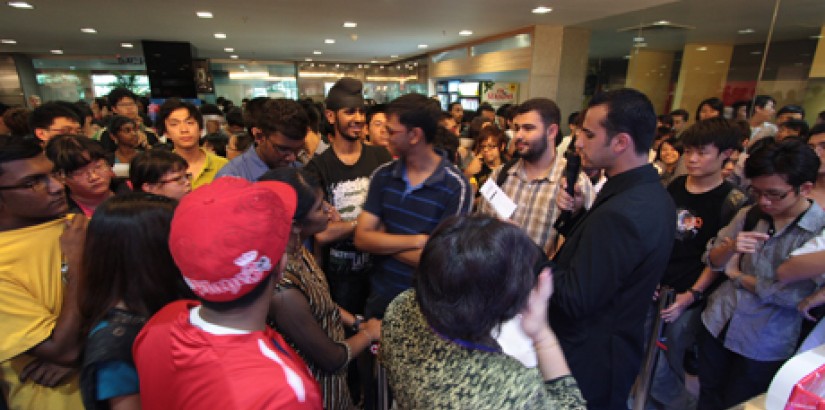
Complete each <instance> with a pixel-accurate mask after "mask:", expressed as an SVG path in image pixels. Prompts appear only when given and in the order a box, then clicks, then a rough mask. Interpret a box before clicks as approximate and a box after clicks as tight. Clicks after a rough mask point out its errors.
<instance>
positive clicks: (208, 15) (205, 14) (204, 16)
mask: <svg viewBox="0 0 825 410" xmlns="http://www.w3.org/2000/svg"><path fill="white" fill-rule="evenodd" d="M195 15H197V16H198V17H200V18H202V19H211V18H212V12H211V11H198V12H195Z"/></svg>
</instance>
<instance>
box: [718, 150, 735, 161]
mask: <svg viewBox="0 0 825 410" xmlns="http://www.w3.org/2000/svg"><path fill="white" fill-rule="evenodd" d="M731 155H733V148H728V149H726V150H724V151H722V153H721V156H722V158H723V161H724V160H727V159H730V156H731Z"/></svg>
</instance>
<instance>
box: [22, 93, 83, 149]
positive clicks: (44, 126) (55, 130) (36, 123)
mask: <svg viewBox="0 0 825 410" xmlns="http://www.w3.org/2000/svg"><path fill="white" fill-rule="evenodd" d="M29 127H30V128H31V130H32V133H33V134H34V136H35V137H37V139H38V140H40V141H41V143H42V144H45V143H47V142H49V140H50V139H52V137H54V136H57V135H62V134H72V135H82V134H83V129H82V128H81V127H80V118H79V117H78V116H77V114H76V113H75V112H74V111H72V110H71V109H70V108H69V107H67V106H66V105H63V104H61V103H57V102H47V103H45V104H43V105H41V106H39V107H37V108H35V109H34V110H33V111H32V114H31V117H30V118H29Z"/></svg>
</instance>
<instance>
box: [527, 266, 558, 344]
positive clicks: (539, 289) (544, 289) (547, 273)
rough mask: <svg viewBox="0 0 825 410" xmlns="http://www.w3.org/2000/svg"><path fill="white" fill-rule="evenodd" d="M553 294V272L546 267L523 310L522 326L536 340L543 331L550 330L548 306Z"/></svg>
mask: <svg viewBox="0 0 825 410" xmlns="http://www.w3.org/2000/svg"><path fill="white" fill-rule="evenodd" d="M552 295H553V273H552V271H551V270H550V268H545V269H544V270H543V271H541V274H539V277H538V280H537V281H536V286H534V287H533V290H531V291H530V296H529V297H528V298H527V304H526V305H525V306H524V309H522V311H521V328H522V330H524V333H525V334H526V335H527V336H528V337H530V339H532V340H533V341H534V342H535V341H536V340H537V338H539V337H540V336H541V334H542V332H543V331H546V330H549V325H548V323H547V306H548V305H549V304H550V296H552Z"/></svg>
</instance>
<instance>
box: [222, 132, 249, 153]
mask: <svg viewBox="0 0 825 410" xmlns="http://www.w3.org/2000/svg"><path fill="white" fill-rule="evenodd" d="M234 137H235V149H236V150H238V151H240V152H244V151H246V150H247V149H248V148H249V147H250V146H252V143H253V142H254V140H253V139H252V136H250V135H249V134H247V133H245V132H241V133H237V134H235V135H234ZM228 143H229V141H227V144H228Z"/></svg>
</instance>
